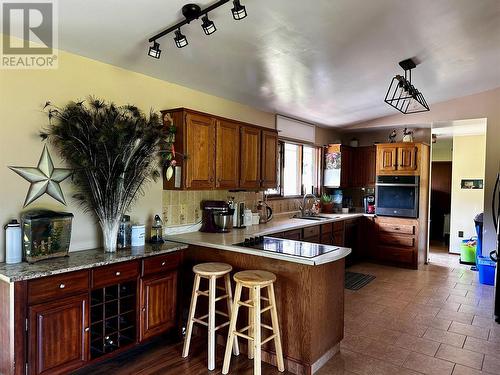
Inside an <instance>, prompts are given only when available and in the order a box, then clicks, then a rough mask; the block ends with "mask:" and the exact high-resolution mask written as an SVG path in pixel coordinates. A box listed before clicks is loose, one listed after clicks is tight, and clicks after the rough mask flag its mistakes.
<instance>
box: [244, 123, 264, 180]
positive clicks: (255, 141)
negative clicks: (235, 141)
mask: <svg viewBox="0 0 500 375" xmlns="http://www.w3.org/2000/svg"><path fill="white" fill-rule="evenodd" d="M260 148H261V130H260V129H257V128H253V127H249V126H242V127H241V132H240V149H241V156H240V188H246V189H259V188H260V183H261V182H260V169H261V159H260Z"/></svg>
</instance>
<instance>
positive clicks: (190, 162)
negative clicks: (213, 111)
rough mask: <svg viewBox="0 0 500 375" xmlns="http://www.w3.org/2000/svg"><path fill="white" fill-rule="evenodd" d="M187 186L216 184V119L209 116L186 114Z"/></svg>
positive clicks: (195, 187) (202, 186)
mask: <svg viewBox="0 0 500 375" xmlns="http://www.w3.org/2000/svg"><path fill="white" fill-rule="evenodd" d="M186 157H187V158H186V161H185V165H186V188H188V189H210V188H213V187H214V186H215V121H214V120H213V119H212V118H211V117H209V116H203V115H200V114H193V113H187V114H186Z"/></svg>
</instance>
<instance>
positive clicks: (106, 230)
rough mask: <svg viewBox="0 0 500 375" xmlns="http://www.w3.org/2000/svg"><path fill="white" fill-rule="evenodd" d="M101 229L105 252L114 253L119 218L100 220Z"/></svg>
mask: <svg viewBox="0 0 500 375" xmlns="http://www.w3.org/2000/svg"><path fill="white" fill-rule="evenodd" d="M100 225H101V229H102V239H103V247H104V251H105V252H106V253H115V252H116V249H117V246H116V243H117V239H118V229H119V227H120V220H118V219H116V220H107V221H101V222H100Z"/></svg>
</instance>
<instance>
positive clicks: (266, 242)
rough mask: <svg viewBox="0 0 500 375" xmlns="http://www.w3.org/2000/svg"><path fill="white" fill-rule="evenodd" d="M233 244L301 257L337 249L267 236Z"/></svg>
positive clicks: (309, 256)
mask: <svg viewBox="0 0 500 375" xmlns="http://www.w3.org/2000/svg"><path fill="white" fill-rule="evenodd" d="M234 246H241V247H248V248H251V249H259V250H264V251H271V252H274V253H279V254H286V255H294V256H298V257H302V258H314V257H317V256H319V255H323V254H326V253H329V252H332V251H335V250H338V249H339V248H338V247H336V246H328V245H321V244H317V243H312V242H302V241H294V240H287V239H283V238H275V237H267V236H259V237H250V238H246V239H245V241H244V242H239V243H236V244H234Z"/></svg>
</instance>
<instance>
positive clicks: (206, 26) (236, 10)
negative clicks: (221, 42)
mask: <svg viewBox="0 0 500 375" xmlns="http://www.w3.org/2000/svg"><path fill="white" fill-rule="evenodd" d="M229 1H230V0H219V1H216V2H215V3H213V4H212V5H210V6H208V7H207V8H205V9H201V8H200V6H199V5H197V4H185V5H184V6H183V7H182V15H183V16H184V19H183V20H182V21H179V22H177V23H176V24H175V25H173V26H171V27H169V28H167V29H165V30H163V31H162V32H160V33H158V34H156V35H154V36H152V37H151V38H149V42H150V43H153V46H151V47H149V51H148V55H149V56H151V57H154V58H155V59H159V58H160V54H161V50H160V45H159V43H158V42H157V39H159V38H161V37H164V36H165V35H167V34H170V33H172V32H173V33H175V36H174V41H175V45H176V46H177V47H178V48H182V47H185V46H187V45H188V44H189V43H188V40H187V38H186V36H185V35H183V34H182V33H181V27H182V26H184V25H187V24H188V23H190V22H191V21H194V20H197V19H199V18H200V17H201V21H202V24H201V27H202V29H203V32H204V33H205V35H211V34H213V33H214V32H216V31H217V28H216V27H215V24H214V22H213V21H211V20H210V19H209V18H208V12H211V11H212V10H214V9H217V8H218V7H220V6H221V5H224V4H226V3H228V2H229ZM231 13H232V14H233V18H234V19H235V20H242V19H243V18H245V17H246V16H247V11H246V8H245V6H244V5H241V2H240V0H233V8H232V9H231Z"/></svg>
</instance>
